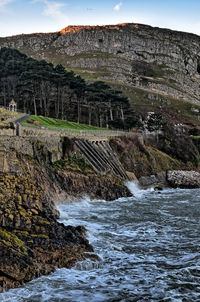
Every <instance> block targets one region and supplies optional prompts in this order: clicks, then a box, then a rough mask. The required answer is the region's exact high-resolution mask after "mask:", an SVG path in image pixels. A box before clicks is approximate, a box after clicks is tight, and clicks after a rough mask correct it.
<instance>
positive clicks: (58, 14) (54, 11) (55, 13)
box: [32, 0, 67, 20]
mask: <svg viewBox="0 0 200 302" xmlns="http://www.w3.org/2000/svg"><path fill="white" fill-rule="evenodd" d="M32 2H33V3H36V2H42V3H43V4H44V10H43V15H44V16H47V17H51V18H53V19H60V20H63V19H65V20H66V19H67V17H66V15H65V14H64V13H63V11H62V10H63V8H64V7H65V6H66V4H64V3H61V2H58V1H49V0H33V1H32Z"/></svg>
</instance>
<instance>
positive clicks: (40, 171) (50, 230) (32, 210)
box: [0, 137, 200, 292]
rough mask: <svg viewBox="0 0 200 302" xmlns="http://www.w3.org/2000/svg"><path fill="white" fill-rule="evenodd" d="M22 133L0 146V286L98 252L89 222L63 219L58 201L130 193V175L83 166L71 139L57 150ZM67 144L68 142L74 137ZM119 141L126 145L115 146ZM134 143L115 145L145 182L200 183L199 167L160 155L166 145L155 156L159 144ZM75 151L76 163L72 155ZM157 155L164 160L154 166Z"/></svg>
mask: <svg viewBox="0 0 200 302" xmlns="http://www.w3.org/2000/svg"><path fill="white" fill-rule="evenodd" d="M20 139H21V140H20ZM20 139H16V141H13V138H12V139H11V138H5V137H4V145H5V146H6V147H7V152H6V155H5V154H3V153H1V158H0V161H1V162H2V163H4V168H5V169H4V170H6V171H4V172H1V174H0V214H1V215H0V256H1V257H0V259H1V260H0V292H1V291H3V290H8V289H9V288H13V287H17V286H20V285H23V284H24V283H25V282H28V281H30V280H32V279H34V278H36V277H39V276H41V275H46V274H49V273H51V272H53V271H54V270H55V269H56V268H58V267H66V268H70V267H72V266H73V265H74V264H75V263H76V262H77V261H82V260H84V259H86V258H91V259H93V260H95V259H97V256H96V255H95V254H94V252H93V248H92V246H91V245H90V244H89V242H88V240H87V239H86V237H85V231H86V230H85V229H84V227H80V226H77V227H72V226H64V225H63V224H60V223H59V222H58V221H57V219H58V218H59V213H58V211H57V210H56V206H55V204H56V203H63V202H73V201H74V200H77V199H79V200H80V198H81V197H82V196H84V195H86V194H87V195H88V196H89V197H90V198H92V199H105V200H108V201H109V200H114V199H117V198H119V197H126V196H131V193H130V191H129V190H128V188H127V187H126V186H125V184H124V181H123V180H122V179H120V178H119V177H117V176H116V175H114V174H112V173H109V174H107V175H98V173H96V172H95V171H94V170H92V169H91V167H89V166H87V165H85V163H84V169H83V161H82V160H80V157H79V156H80V155H77V150H75V153H73V152H74V150H72V149H73V148H71V147H72V146H70V148H69V150H67V148H65V152H64V153H63V149H64V148H63V145H62V142H61V141H59V140H58V141H57V150H56V148H55V146H56V144H55V142H53V143H52V145H51V143H49V142H48V141H45V142H43V143H41V141H38V140H35V139H33V138H27V139H26V140H25V139H23V138H20ZM2 140H3V138H2ZM68 143H69V145H70V141H68ZM118 143H120V148H121V149H120V152H119V148H118V147H116V146H118ZM114 144H115V145H114ZM126 144H127V145H126ZM131 144H133V142H131V139H129V140H128V141H127V142H126V141H119V139H116V140H115V141H112V142H111V147H112V148H113V150H114V151H115V154H116V155H117V156H118V158H119V159H120V161H121V163H122V164H123V166H124V168H125V169H126V171H127V170H128V173H127V174H128V175H131V174H133V173H134V172H135V171H136V176H137V178H138V180H139V185H140V186H141V187H142V188H147V187H149V186H153V187H154V188H156V187H157V188H159V189H162V188H163V187H165V186H171V187H181V188H196V187H200V181H199V179H200V177H199V176H200V174H199V173H197V172H193V171H182V170H173V169H171V170H170V169H168V168H173V167H177V162H175V161H173V160H171V159H170V158H168V157H167V160H166V155H165V157H162V156H164V155H162V154H161V153H160V152H159V153H158V156H157V154H156V153H155V150H154V153H152V154H151V153H150V151H151V150H150V149H148V150H145V149H144V148H145V146H141V145H139V148H140V153H138V150H137V149H134V148H133V145H131ZM135 145H137V144H135ZM135 145H134V146H135ZM127 146H128V147H127ZM65 147H66V146H65ZM115 147H116V148H117V149H116V150H115ZM126 148H128V149H127V150H128V151H127V150H126ZM135 148H136V147H135ZM142 148H143V149H142ZM60 150H61V151H60ZM129 150H132V153H131V154H130V152H129ZM20 151H21V152H20ZM126 152H127V153H126ZM2 154H3V155H2ZM72 154H75V155H76V157H75V158H74V157H72ZM138 154H139V155H138ZM77 156H78V157H77ZM120 156H121V158H120ZM122 156H123V157H122ZM134 156H135V157H134ZM144 156H146V159H145V157H144ZM156 156H157V157H156ZM66 158H67V159H68V160H66ZM71 158H74V161H73V162H71V161H69V159H71ZM77 158H78V161H77ZM163 158H164V159H165V165H164V164H163V162H164V161H162V159H163ZM156 159H157V163H158V165H155V162H156ZM145 160H146V162H145ZM142 163H143V165H144V168H143V170H142V172H141V168H139V167H141V164H142ZM149 171H152V172H154V173H153V174H151V173H149ZM166 171H168V172H166Z"/></svg>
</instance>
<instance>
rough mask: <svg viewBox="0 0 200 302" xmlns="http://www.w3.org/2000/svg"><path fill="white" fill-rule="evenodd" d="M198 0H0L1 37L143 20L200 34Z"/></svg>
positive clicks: (153, 24)
mask: <svg viewBox="0 0 200 302" xmlns="http://www.w3.org/2000/svg"><path fill="white" fill-rule="evenodd" d="M199 12H200V0H165V1H163V0H93V1H92V0H85V1H81V0H0V37H4V36H11V35H16V34H22V33H24V34H26V33H35V32H55V31H60V30H61V29H62V28H64V27H66V26H68V25H105V24H118V23H128V22H131V23H142V24H148V25H152V26H158V27H164V28H170V29H174V30H180V31H186V32H191V33H195V34H198V35H200V17H199Z"/></svg>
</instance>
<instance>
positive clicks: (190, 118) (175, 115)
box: [72, 68, 200, 127]
mask: <svg viewBox="0 0 200 302" xmlns="http://www.w3.org/2000/svg"><path fill="white" fill-rule="evenodd" d="M72 70H73V71H74V72H75V73H76V74H79V75H81V76H82V77H83V78H85V79H86V80H89V81H98V80H99V77H101V76H104V75H106V74H105V73H106V72H104V74H103V72H102V70H97V69H96V70H93V71H92V72H91V71H90V72H89V70H83V69H78V68H73V69H72ZM109 75H111V74H110V73H109V72H107V76H109ZM104 81H105V82H107V83H108V84H110V85H111V86H113V87H114V88H116V89H118V90H122V91H123V93H124V94H125V95H126V96H127V97H128V98H129V101H130V105H131V107H132V108H133V109H134V111H136V112H138V113H139V114H142V113H146V112H148V111H159V112H161V113H162V114H163V116H165V118H166V119H168V120H170V121H171V122H174V123H182V124H191V125H193V126H199V127H200V120H199V118H198V116H199V115H200V105H199V106H198V105H196V104H195V105H194V104H192V103H190V102H186V101H184V100H180V99H175V98H173V97H171V96H166V95H159V94H158V93H154V92H148V91H145V90H144V89H140V88H137V87H133V86H132V87H131V86H129V85H126V84H123V83H120V82H118V83H116V82H112V81H111V80H110V81H108V80H104ZM148 95H151V96H152V99H150V98H149V97H148ZM191 108H195V109H198V110H199V114H198V113H197V112H192V111H191Z"/></svg>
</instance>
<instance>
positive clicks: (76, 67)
mask: <svg viewBox="0 0 200 302" xmlns="http://www.w3.org/2000/svg"><path fill="white" fill-rule="evenodd" d="M0 47H9V48H16V49H18V50H20V51H21V52H23V53H25V54H27V55H29V56H32V57H34V58H36V59H45V60H47V61H48V62H51V63H53V64H54V65H56V64H60V63H61V64H63V66H64V67H65V68H67V69H68V70H70V69H72V70H73V71H75V72H76V73H77V74H79V75H81V76H82V77H84V78H85V79H86V80H103V81H107V82H109V83H111V84H112V83H115V85H118V86H117V87H120V89H122V90H123V91H124V92H125V94H126V95H127V96H128V97H130V100H131V102H132V104H133V106H134V105H135V103H136V106H137V107H136V109H137V108H138V106H139V109H140V111H141V110H142V111H143V110H144V111H148V110H154V109H155V108H157V109H158V108H159V107H165V106H166V105H167V108H168V109H167V112H165V113H166V115H170V116H171V111H173V110H174V105H173V102H174V101H175V102H176V103H177V102H178V107H179V100H180V101H182V100H185V101H189V102H191V103H193V104H197V105H199V104H200V102H199V98H200V90H199V78H200V55H199V53H200V37H199V36H197V35H194V34H189V33H184V32H178V31H172V30H168V29H160V28H154V27H151V26H147V25H142V24H119V25H109V26H68V27H66V28H64V29H63V30H61V31H60V32H56V33H49V34H29V35H19V36H13V37H7V38H0ZM141 103H142V105H143V107H141V106H140V105H141ZM146 107H147V109H146ZM175 107H176V106H175ZM179 110H181V111H183V112H178V111H179ZM199 110H200V108H199V107H194V108H193V107H192V106H191V107H189V115H190V117H188V113H187V114H186V120H187V119H189V120H190V121H191V120H192V116H194V118H195V119H196V123H198V117H199ZM184 111H185V109H182V108H181V106H180V109H178V110H176V111H175V116H174V120H177V119H178V120H179V119H180V120H181V118H180V116H185V113H184ZM187 112H188V110H187ZM179 113H180V114H179Z"/></svg>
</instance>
